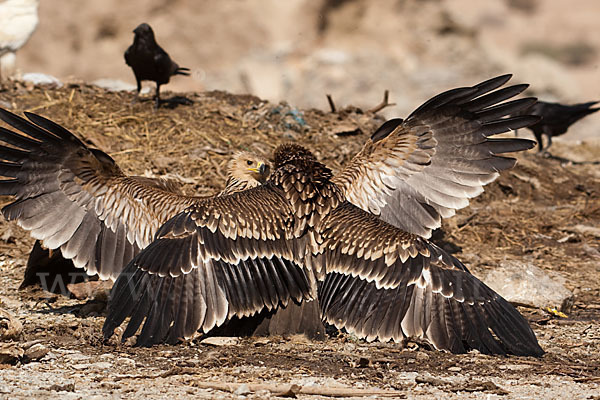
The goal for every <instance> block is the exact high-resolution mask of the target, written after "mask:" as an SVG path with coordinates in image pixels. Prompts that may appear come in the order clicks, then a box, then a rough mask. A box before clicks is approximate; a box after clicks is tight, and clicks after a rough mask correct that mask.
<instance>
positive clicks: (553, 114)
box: [523, 101, 600, 151]
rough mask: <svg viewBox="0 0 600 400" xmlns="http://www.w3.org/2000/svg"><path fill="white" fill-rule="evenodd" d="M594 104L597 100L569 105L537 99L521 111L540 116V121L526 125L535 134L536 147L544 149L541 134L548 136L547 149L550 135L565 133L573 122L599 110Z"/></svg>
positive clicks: (550, 141) (550, 143)
mask: <svg viewBox="0 0 600 400" xmlns="http://www.w3.org/2000/svg"><path fill="white" fill-rule="evenodd" d="M596 104H598V102H597V101H590V102H587V103H579V104H571V105H569V104H560V103H549V102H545V101H538V102H537V103H535V104H533V105H532V106H531V107H529V108H527V109H526V110H524V111H523V112H524V113H527V114H530V115H537V116H540V117H542V118H541V120H540V121H538V122H536V123H535V124H533V125H530V126H528V127H527V129H529V130H531V131H532V132H533V134H534V135H535V138H536V140H537V142H538V148H539V150H540V151H542V150H543V149H544V145H543V142H542V136H543V135H545V136H546V137H547V138H548V144H547V145H546V149H547V148H548V147H550V145H552V137H554V136H560V135H562V134H564V133H566V132H567V130H568V129H569V127H570V126H571V125H573V124H574V123H575V122H577V121H579V120H580V119H582V118H584V117H586V116H587V115H590V114H592V113H595V112H596V111H598V110H600V107H593V106H594V105H596Z"/></svg>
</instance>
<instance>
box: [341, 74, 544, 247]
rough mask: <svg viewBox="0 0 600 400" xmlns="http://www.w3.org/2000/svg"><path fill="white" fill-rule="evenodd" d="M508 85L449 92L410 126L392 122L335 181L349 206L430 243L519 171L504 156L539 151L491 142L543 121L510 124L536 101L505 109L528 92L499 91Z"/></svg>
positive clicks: (496, 82) (521, 142)
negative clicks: (486, 191) (502, 174)
mask: <svg viewBox="0 0 600 400" xmlns="http://www.w3.org/2000/svg"><path fill="white" fill-rule="evenodd" d="M509 79H510V75H504V76H500V77H497V78H494V79H490V80H489V81H486V82H482V83H480V84H478V85H475V86H473V87H470V88H460V89H453V90H450V91H447V92H444V93H442V94H440V95H438V96H436V97H434V98H432V99H431V100H429V101H427V102H426V103H425V104H423V105H422V106H421V107H419V108H418V109H417V110H415V111H414V112H413V113H412V114H411V115H410V116H409V117H408V118H407V119H406V120H404V121H401V120H392V121H388V122H387V123H386V124H384V125H382V127H381V128H380V129H379V130H377V131H376V132H375V133H374V134H373V136H372V138H371V139H370V140H368V141H367V143H366V144H365V145H364V147H363V149H362V150H361V151H360V152H359V153H358V154H357V155H356V156H355V157H354V159H353V160H352V161H351V162H350V164H349V165H348V166H347V167H346V168H345V169H344V170H343V171H342V172H341V173H340V174H339V175H337V176H336V177H335V178H334V182H335V183H337V184H338V185H339V186H340V187H342V188H343V190H344V193H345V195H346V198H347V199H348V201H350V202H352V203H353V204H355V205H356V206H358V207H360V208H362V209H363V210H366V211H369V212H371V213H373V214H375V215H380V216H381V218H382V219H383V220H385V221H387V222H389V223H391V224H393V225H395V226H397V227H400V228H402V229H403V230H406V231H408V232H412V233H415V234H417V235H420V236H423V237H429V236H431V231H432V230H433V229H435V228H438V227H439V226H440V223H441V218H442V217H443V218H447V217H450V216H452V215H454V213H455V211H456V210H457V209H460V208H463V207H466V206H467V205H468V204H469V199H470V198H473V197H476V196H478V195H479V194H481V193H482V192H483V186H484V185H486V184H488V183H490V182H492V181H493V180H495V179H496V178H497V177H498V172H499V171H502V170H504V169H507V168H511V167H512V166H513V165H514V164H515V159H513V158H507V157H502V156H499V154H503V153H507V152H515V151H523V150H526V149H530V148H532V147H533V146H534V144H535V143H534V142H532V141H529V140H525V139H515V138H510V139H489V138H488V137H489V136H492V135H495V134H498V133H501V132H506V131H508V130H511V129H518V128H521V127H525V126H528V125H530V124H532V123H535V122H536V121H537V120H538V119H537V117H533V116H519V117H512V118H504V117H506V116H508V115H511V114H513V113H514V112H516V111H518V110H522V109H524V108H527V107H530V106H531V104H533V103H534V102H535V99H532V98H527V99H520V100H514V101H509V102H504V103H502V102H503V101H505V100H507V99H510V98H512V97H513V96H515V95H517V94H518V93H520V92H522V91H523V90H524V89H525V88H526V87H527V85H515V86H510V87H506V88H503V89H498V90H495V89H497V88H499V87H500V86H502V85H503V84H504V83H506V82H507V81H508V80H509ZM494 90H495V91H494Z"/></svg>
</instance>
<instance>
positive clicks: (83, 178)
mask: <svg viewBox="0 0 600 400" xmlns="http://www.w3.org/2000/svg"><path fill="white" fill-rule="evenodd" d="M25 115H26V116H27V118H28V119H29V121H27V120H25V119H23V118H21V117H18V116H17V115H14V114H12V113H10V112H8V111H6V110H3V109H0V119H2V120H3V121H4V122H6V123H7V124H9V125H10V126H12V127H13V128H14V129H16V130H17V131H18V132H15V131H11V130H9V129H6V128H3V127H0V143H2V144H1V145H0V176H3V177H6V178H8V179H4V180H0V195H8V196H13V197H14V198H15V199H14V201H12V202H11V203H9V204H8V205H6V206H5V207H4V208H3V209H2V213H3V215H4V216H5V217H6V219H8V220H14V221H16V222H17V224H19V226H21V227H22V228H24V229H26V230H28V231H30V234H31V236H33V237H34V238H36V239H38V240H41V241H42V243H43V244H44V246H46V247H48V248H50V249H57V248H60V250H61V251H62V254H63V256H64V257H65V258H69V259H72V260H73V263H74V264H75V266H77V267H79V268H84V269H85V270H86V271H87V272H88V274H90V275H93V274H96V273H97V274H98V275H99V276H100V278H102V279H113V280H114V279H116V278H117V276H118V274H119V273H120V272H121V270H122V269H123V267H124V266H125V265H126V264H127V263H128V262H129V261H130V260H131V259H132V258H133V256H134V255H135V254H137V253H138V252H139V250H140V249H141V248H144V247H145V246H147V245H148V244H149V243H150V241H151V240H152V238H153V236H154V234H155V233H156V231H157V230H158V228H159V227H160V225H161V224H162V223H163V222H164V221H166V220H167V219H168V218H170V217H171V216H173V215H175V214H176V213H177V212H179V211H181V210H182V209H184V208H185V207H186V206H187V205H188V204H191V202H192V199H191V198H189V197H186V196H183V195H181V194H178V193H175V192H173V191H171V190H168V189H169V188H170V186H169V184H168V183H166V182H162V181H160V180H149V179H148V178H140V177H130V176H127V175H125V174H124V173H123V172H122V171H121V169H120V168H119V166H118V165H117V164H116V163H115V161H114V160H113V159H112V158H111V157H110V156H109V155H107V154H106V153H104V152H102V151H100V150H97V149H92V148H88V147H87V146H86V145H85V144H84V143H83V142H82V141H81V140H79V139H78V138H77V137H76V136H75V135H73V134H72V133H71V132H69V131H68V130H66V129H65V128H63V127H61V126H60V125H58V124H56V123H54V122H52V121H50V120H48V119H46V118H43V117H41V116H39V115H36V114H32V113H26V114H25ZM30 121H31V122H30Z"/></svg>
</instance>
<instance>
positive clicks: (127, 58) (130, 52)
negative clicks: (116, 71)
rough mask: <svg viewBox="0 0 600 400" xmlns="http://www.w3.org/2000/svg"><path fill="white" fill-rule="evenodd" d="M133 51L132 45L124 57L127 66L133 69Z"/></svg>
mask: <svg viewBox="0 0 600 400" xmlns="http://www.w3.org/2000/svg"><path fill="white" fill-rule="evenodd" d="M133 51H134V49H133V45H131V46H129V47H128V48H127V50H125V54H123V56H124V57H125V63H126V64H127V65H129V66H130V67H132V66H133V64H134V61H133V59H132V57H133Z"/></svg>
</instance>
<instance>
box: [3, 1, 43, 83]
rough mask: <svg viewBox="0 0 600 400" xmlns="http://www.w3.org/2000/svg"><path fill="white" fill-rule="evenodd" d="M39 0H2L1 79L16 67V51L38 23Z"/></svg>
mask: <svg viewBox="0 0 600 400" xmlns="http://www.w3.org/2000/svg"><path fill="white" fill-rule="evenodd" d="M38 5H39V0H3V1H2V0H0V80H1V79H2V76H3V74H6V75H11V74H12V73H13V72H14V69H15V60H16V55H15V53H16V51H17V50H19V49H20V48H21V47H23V45H24V44H25V43H26V42H27V40H28V39H29V37H30V36H31V34H32V33H33V32H34V31H35V28H37V25H38V15H37V9H38Z"/></svg>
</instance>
